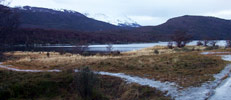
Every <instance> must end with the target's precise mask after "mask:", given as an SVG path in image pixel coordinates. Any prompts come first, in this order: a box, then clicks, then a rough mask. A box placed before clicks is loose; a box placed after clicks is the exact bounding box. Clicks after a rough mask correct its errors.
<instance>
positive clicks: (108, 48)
mask: <svg viewBox="0 0 231 100" xmlns="http://www.w3.org/2000/svg"><path fill="white" fill-rule="evenodd" d="M106 49H107V52H112V49H113V45H112V44H108V45H107V47H106Z"/></svg>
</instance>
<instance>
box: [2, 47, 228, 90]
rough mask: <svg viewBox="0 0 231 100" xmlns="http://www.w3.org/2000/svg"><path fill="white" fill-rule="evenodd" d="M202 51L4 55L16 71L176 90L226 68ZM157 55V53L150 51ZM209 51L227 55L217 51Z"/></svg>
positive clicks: (159, 50)
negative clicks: (151, 82) (132, 78)
mask: <svg viewBox="0 0 231 100" xmlns="http://www.w3.org/2000/svg"><path fill="white" fill-rule="evenodd" d="M205 49H206V48H205V47H198V46H188V47H185V48H181V49H179V48H174V49H168V48H167V47H162V46H157V47H152V48H145V49H142V50H139V51H131V52H126V53H122V54H121V55H119V56H111V55H103V56H102V55H95V56H81V55H76V54H75V55H73V54H62V55H61V54H59V53H56V52H50V53H49V56H48V55H47V53H46V52H10V53H5V54H4V55H5V56H7V57H8V60H7V61H5V62H4V64H7V65H13V66H14V67H17V68H19V69H40V70H47V69H64V70H65V69H76V68H77V69H79V68H82V67H86V66H87V67H89V68H90V69H92V70H96V71H107V72H118V73H126V74H129V75H136V76H140V77H146V78H150V79H152V78H154V79H156V80H160V81H171V82H176V83H177V84H179V85H180V86H183V87H188V86H198V85H200V84H201V83H204V82H206V81H210V80H213V74H216V73H219V72H220V71H221V70H222V69H223V68H224V67H225V65H226V64H227V62H225V61H223V60H221V59H220V57H218V56H213V55H201V54H200V53H201V52H202V51H206V50H205ZM155 50H156V51H158V53H156V52H154V51H155ZM212 51H230V49H225V50H224V49H219V50H212Z"/></svg>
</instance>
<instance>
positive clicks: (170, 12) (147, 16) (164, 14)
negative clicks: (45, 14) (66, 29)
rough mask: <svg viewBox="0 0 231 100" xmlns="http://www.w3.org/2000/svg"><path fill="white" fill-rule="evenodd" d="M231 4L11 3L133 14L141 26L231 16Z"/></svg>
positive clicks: (164, 0) (143, 0) (209, 0)
mask: <svg viewBox="0 0 231 100" xmlns="http://www.w3.org/2000/svg"><path fill="white" fill-rule="evenodd" d="M230 4H231V0H14V1H13V2H12V4H11V6H17V5H20V6H23V5H30V6H37V7H46V8H55V9H63V8H64V9H69V10H75V11H78V12H81V13H86V12H87V13H93V14H95V13H104V14H106V15H108V16H128V17H129V16H131V18H132V19H133V20H136V21H137V22H139V23H140V24H142V25H156V24H159V23H163V22H164V21H166V19H169V18H172V17H176V16H182V15H211V16H220V17H221V18H226V19H230V18H231V17H230V14H229V11H230V9H231V6H230Z"/></svg>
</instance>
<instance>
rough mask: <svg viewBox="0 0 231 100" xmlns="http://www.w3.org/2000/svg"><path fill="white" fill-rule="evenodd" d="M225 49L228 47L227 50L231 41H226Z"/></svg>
mask: <svg viewBox="0 0 231 100" xmlns="http://www.w3.org/2000/svg"><path fill="white" fill-rule="evenodd" d="M226 47H228V48H230V47H231V40H226Z"/></svg>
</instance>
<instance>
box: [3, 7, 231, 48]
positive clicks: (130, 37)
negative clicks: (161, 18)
mask: <svg viewBox="0 0 231 100" xmlns="http://www.w3.org/2000/svg"><path fill="white" fill-rule="evenodd" d="M14 10H15V11H16V12H17V14H18V15H19V18H20V22H21V25H20V30H19V31H17V32H14V33H11V34H6V36H2V37H3V38H2V39H5V40H1V41H0V42H1V43H5V44H7V43H12V44H23V43H38V44H46V43H51V44H55V43H59V44H62V43H66V44H76V43H79V42H81V41H85V42H88V43H134V42H154V41H169V40H170V37H171V35H172V34H173V33H174V32H175V31H185V32H187V33H188V34H190V35H191V36H192V39H195V40H203V39H214V40H215V39H217V40H224V39H231V20H226V19H221V18H216V17H208V16H192V15H185V16H180V17H175V18H171V19H169V20H168V21H166V22H165V23H163V24H161V25H157V26H139V25H138V24H137V23H136V22H135V21H130V22H132V23H133V24H134V25H135V24H137V25H138V26H137V27H134V26H129V25H128V24H126V21H125V23H121V24H120V23H117V24H115V23H114V24H111V23H109V22H103V21H99V20H96V19H97V18H95V19H93V17H92V18H89V17H87V16H86V14H81V13H79V12H76V11H70V10H53V9H47V8H38V7H29V6H25V7H19V8H14ZM103 16H105V15H103ZM130 22H128V23H129V24H131V23H130ZM9 37H10V39H9ZM13 41H14V42H13ZM28 41H29V42H28Z"/></svg>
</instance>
